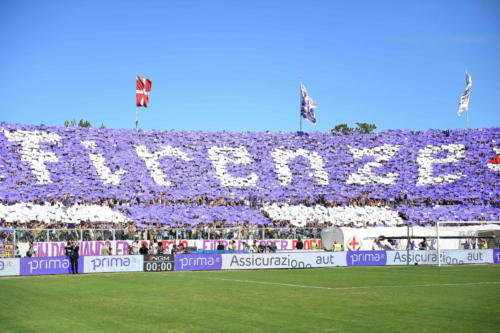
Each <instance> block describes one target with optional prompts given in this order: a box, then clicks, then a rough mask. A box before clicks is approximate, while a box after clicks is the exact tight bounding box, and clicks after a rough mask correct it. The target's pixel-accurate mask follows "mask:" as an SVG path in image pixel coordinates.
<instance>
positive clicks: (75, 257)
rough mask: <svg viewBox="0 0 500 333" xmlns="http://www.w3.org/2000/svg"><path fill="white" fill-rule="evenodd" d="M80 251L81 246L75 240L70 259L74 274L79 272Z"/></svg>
mask: <svg viewBox="0 0 500 333" xmlns="http://www.w3.org/2000/svg"><path fill="white" fill-rule="evenodd" d="M79 251H80V246H78V243H77V242H76V241H75V242H73V244H72V246H71V251H70V255H69V260H70V261H71V273H73V274H78V258H79V257H80V255H79V254H78V252H79Z"/></svg>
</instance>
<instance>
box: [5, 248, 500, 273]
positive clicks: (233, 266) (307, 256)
mask: <svg viewBox="0 0 500 333" xmlns="http://www.w3.org/2000/svg"><path fill="white" fill-rule="evenodd" d="M437 259H438V258H437V253H436V251H350V252H318V251H311V252H281V253H269V254H251V253H248V254H241V253H209V254H179V255H161V256H160V255H155V256H152V255H150V256H87V257H80V258H79V273H104V272H161V271H197V270H245V269H304V268H315V267H344V266H374V265H376V266H385V265H390V266H393V265H400V266H404V265H437V263H438V261H437ZM441 264H442V265H464V264H500V250H496V249H495V250H443V251H441ZM70 273H71V265H70V262H69V258H67V257H51V258H13V259H0V276H18V275H46V274H70Z"/></svg>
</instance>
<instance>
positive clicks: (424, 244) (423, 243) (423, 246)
mask: <svg viewBox="0 0 500 333" xmlns="http://www.w3.org/2000/svg"><path fill="white" fill-rule="evenodd" d="M428 248H429V245H428V244H427V240H426V239H425V237H424V238H423V239H422V241H421V242H420V243H418V249H419V250H427V249H428Z"/></svg>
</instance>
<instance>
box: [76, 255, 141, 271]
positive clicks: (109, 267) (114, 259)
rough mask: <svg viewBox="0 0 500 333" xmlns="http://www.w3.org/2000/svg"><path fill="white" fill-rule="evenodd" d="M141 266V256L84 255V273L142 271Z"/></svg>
mask: <svg viewBox="0 0 500 333" xmlns="http://www.w3.org/2000/svg"><path fill="white" fill-rule="evenodd" d="M143 266H144V257H143V256H95V257H93V256H92V257H84V272H85V273H105V272H142V271H143Z"/></svg>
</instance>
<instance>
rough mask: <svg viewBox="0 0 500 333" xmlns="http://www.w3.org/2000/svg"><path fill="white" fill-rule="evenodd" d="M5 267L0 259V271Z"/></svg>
mask: <svg viewBox="0 0 500 333" xmlns="http://www.w3.org/2000/svg"><path fill="white" fill-rule="evenodd" d="M4 269H5V263H4V262H3V260H0V272H1V271H3V270H4Z"/></svg>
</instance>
